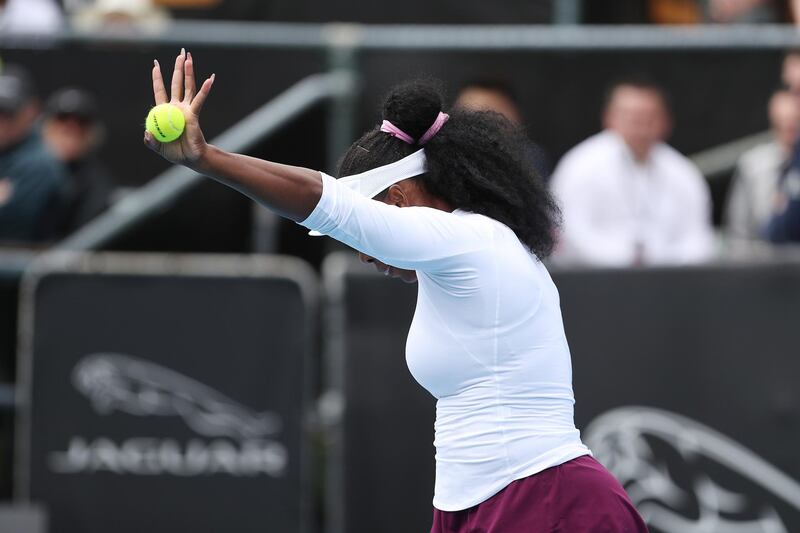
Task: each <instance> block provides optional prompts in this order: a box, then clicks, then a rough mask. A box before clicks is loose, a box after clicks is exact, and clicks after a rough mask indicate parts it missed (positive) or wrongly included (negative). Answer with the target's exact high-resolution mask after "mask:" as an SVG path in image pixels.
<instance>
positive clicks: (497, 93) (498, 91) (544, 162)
mask: <svg viewBox="0 0 800 533" xmlns="http://www.w3.org/2000/svg"><path fill="white" fill-rule="evenodd" d="M517 102H518V100H517V98H516V96H515V95H514V92H513V90H512V89H511V87H509V86H508V85H507V84H505V83H503V82H500V81H494V80H476V81H473V82H470V83H468V84H466V85H465V86H464V87H463V88H462V89H461V91H460V92H459V93H458V97H457V98H456V102H455V104H454V106H455V107H463V108H465V109H472V110H475V111H494V112H496V113H500V114H501V115H503V116H504V117H506V118H507V119H508V120H510V121H511V122H513V123H514V124H516V125H518V126H520V127H524V126H523V123H522V113H521V112H520V109H519V105H518V104H517ZM528 148H529V153H528V154H527V157H528V159H529V160H530V162H531V164H532V165H533V167H534V168H535V169H536V173H537V174H538V175H539V176H541V177H542V178H544V179H548V178H549V177H550V171H551V169H550V162H549V161H548V158H547V154H546V153H545V151H544V150H543V149H542V148H541V147H540V146H539V145H538V144H536V143H535V142H533V141H531V142H530V143H529V145H528Z"/></svg>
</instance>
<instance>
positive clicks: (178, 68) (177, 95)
mask: <svg viewBox="0 0 800 533" xmlns="http://www.w3.org/2000/svg"><path fill="white" fill-rule="evenodd" d="M185 61H186V50H184V49H183V48H181V53H180V54H178V57H177V58H175V70H173V71H172V101H173V102H180V101H181V100H183V70H184V69H183V66H184V62H185Z"/></svg>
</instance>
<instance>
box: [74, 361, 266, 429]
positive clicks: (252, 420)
mask: <svg viewBox="0 0 800 533" xmlns="http://www.w3.org/2000/svg"><path fill="white" fill-rule="evenodd" d="M72 382H73V384H74V385H75V387H76V388H77V389H78V390H79V391H80V392H82V393H83V394H84V395H86V396H87V397H88V398H89V400H90V401H91V403H92V406H93V407H94V409H95V410H96V411H97V412H98V413H100V414H109V413H112V412H113V411H115V410H116V411H121V412H124V413H128V414H132V415H138V416H179V417H181V418H182V419H183V420H184V421H185V422H186V424H187V425H188V426H189V427H190V428H191V429H192V430H194V431H195V432H197V433H199V434H201V435H205V436H208V437H221V436H226V437H230V438H234V439H239V440H244V439H253V438H263V437H266V436H269V435H274V434H276V433H278V432H279V431H280V430H281V421H280V418H279V417H278V416H277V415H276V414H274V413H269V412H266V413H257V412H255V411H253V410H252V409H250V408H248V407H246V406H243V405H241V404H239V403H237V402H235V401H234V400H231V399H230V398H228V397H226V396H224V395H223V394H221V393H219V392H217V391H215V390H214V389H212V388H210V387H208V386H207V385H204V384H202V383H200V382H198V381H195V380H193V379H191V378H189V377H187V376H184V375H182V374H179V373H177V372H175V371H173V370H170V369H168V368H165V367H163V366H159V365H156V364H154V363H150V362H147V361H144V360H141V359H137V358H135V357H131V356H127V355H120V354H114V353H96V354H91V355H87V356H86V357H84V358H82V359H81V360H80V361H78V363H77V364H76V365H75V368H74V369H73V371H72Z"/></svg>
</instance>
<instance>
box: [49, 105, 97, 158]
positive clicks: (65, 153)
mask: <svg viewBox="0 0 800 533" xmlns="http://www.w3.org/2000/svg"><path fill="white" fill-rule="evenodd" d="M42 134H43V136H44V140H45V143H47V147H48V148H49V149H50V151H51V152H52V153H53V154H54V155H55V156H56V158H58V159H59V160H60V161H64V162H67V163H69V162H72V161H80V160H81V159H83V158H84V157H86V156H87V155H88V153H89V152H90V151H91V150H92V149H93V148H94V146H95V144H96V141H97V128H96V127H95V125H94V124H93V123H92V122H91V121H89V120H87V119H85V118H82V117H79V116H76V115H54V116H52V117H50V118H48V119H47V121H46V122H45V124H44V128H43V129H42Z"/></svg>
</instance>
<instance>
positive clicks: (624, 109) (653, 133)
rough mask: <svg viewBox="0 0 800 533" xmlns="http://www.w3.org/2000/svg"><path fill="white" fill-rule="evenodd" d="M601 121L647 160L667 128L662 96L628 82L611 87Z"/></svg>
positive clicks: (667, 131)
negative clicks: (628, 84)
mask: <svg viewBox="0 0 800 533" xmlns="http://www.w3.org/2000/svg"><path fill="white" fill-rule="evenodd" d="M603 124H604V126H605V128H606V129H609V130H612V131H614V132H616V133H617V134H619V135H620V136H621V137H622V139H623V140H624V141H625V144H627V145H628V147H629V148H630V149H631V151H632V152H633V154H634V156H635V157H636V159H638V160H640V161H644V160H646V159H647V157H648V155H649V154H650V149H651V148H652V147H653V146H654V145H655V144H657V143H659V142H661V141H663V140H664V139H665V138H666V137H667V134H668V133H669V128H670V120H669V116H668V114H667V110H666V107H665V105H664V100H663V98H662V97H661V95H660V94H659V93H658V92H657V91H655V90H653V89H649V88H640V87H633V86H627V85H623V86H620V87H618V88H616V89H615V90H614V92H613V94H612V95H611V100H610V101H609V103H608V106H607V108H606V111H605V114H604V116H603Z"/></svg>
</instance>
